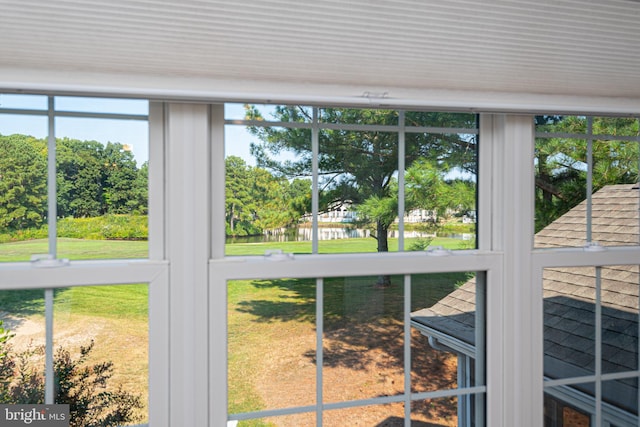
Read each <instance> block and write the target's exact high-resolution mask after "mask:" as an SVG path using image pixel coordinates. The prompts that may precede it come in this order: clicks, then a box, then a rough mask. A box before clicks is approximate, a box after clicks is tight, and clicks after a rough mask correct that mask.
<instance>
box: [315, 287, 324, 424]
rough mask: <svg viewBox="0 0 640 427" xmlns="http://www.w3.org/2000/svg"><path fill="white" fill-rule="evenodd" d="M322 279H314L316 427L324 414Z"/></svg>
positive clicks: (320, 422)
mask: <svg viewBox="0 0 640 427" xmlns="http://www.w3.org/2000/svg"><path fill="white" fill-rule="evenodd" d="M323 335H324V279H323V278H319V279H316V426H317V427H322V414H323V412H324V396H323V388H324V381H323V375H322V369H323V365H324V347H323V340H322V338H323Z"/></svg>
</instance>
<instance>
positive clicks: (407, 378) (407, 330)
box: [401, 221, 411, 427]
mask: <svg viewBox="0 0 640 427" xmlns="http://www.w3.org/2000/svg"><path fill="white" fill-rule="evenodd" d="M401 222H402V221H401ZM404 427H411V275H409V274H405V276H404Z"/></svg>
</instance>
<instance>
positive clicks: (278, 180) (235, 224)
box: [225, 156, 311, 236]
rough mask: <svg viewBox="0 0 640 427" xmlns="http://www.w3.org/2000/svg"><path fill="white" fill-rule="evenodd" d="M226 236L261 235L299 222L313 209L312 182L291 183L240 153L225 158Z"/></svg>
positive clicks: (299, 181)
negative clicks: (247, 162)
mask: <svg viewBox="0 0 640 427" xmlns="http://www.w3.org/2000/svg"><path fill="white" fill-rule="evenodd" d="M225 167H226V170H225V174H226V206H225V216H226V220H227V235H231V236H242V235H251V234H260V233H262V232H264V231H265V230H272V229H276V228H282V227H287V226H289V225H291V224H294V223H296V222H297V221H298V220H299V219H300V218H301V217H302V216H303V215H304V214H305V213H306V212H308V211H309V210H310V209H309V207H310V204H311V183H310V182H309V180H303V179H294V180H292V181H291V182H289V180H287V179H286V178H284V177H277V176H274V175H273V174H271V173H270V172H269V171H267V170H266V169H263V168H259V167H251V166H248V165H247V164H246V162H245V161H244V160H243V159H241V158H240V157H237V156H229V157H227V158H226V159H225Z"/></svg>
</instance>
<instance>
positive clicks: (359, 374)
mask: <svg viewBox="0 0 640 427" xmlns="http://www.w3.org/2000/svg"><path fill="white" fill-rule="evenodd" d="M384 323H387V324H385V325H378V326H374V327H373V328H372V330H369V331H367V330H366V328H349V327H345V328H340V329H337V330H333V331H331V332H329V333H327V334H326V338H325V341H324V370H323V383H324V384H323V398H324V401H325V402H327V403H329V402H340V401H348V400H361V399H370V398H373V397H381V396H397V395H400V394H402V393H403V392H404V370H403V364H404V362H403V346H402V344H401V342H402V325H401V324H400V323H399V322H398V323H395V324H388V323H389V322H388V321H387V322H384ZM300 332H301V333H302V332H303V331H300ZM309 332H311V333H309ZM345 337H349V342H345V339H344V338H345ZM314 340H315V335H314V333H313V331H306V332H305V333H302V334H297V335H296V336H295V339H292V336H289V337H288V338H284V337H283V339H282V340H281V341H279V342H277V343H276V344H275V345H274V346H273V347H272V349H270V350H268V351H266V352H265V353H264V354H263V358H262V360H263V364H262V366H261V369H260V370H259V374H258V375H257V376H256V378H255V382H254V384H255V387H256V390H257V391H258V393H259V395H260V397H261V399H262V401H263V402H264V407H265V408H270V409H274V408H285V407H293V406H305V405H314V403H315V399H316V391H315V387H316V376H315V373H316V364H315V362H316V360H315V341H314ZM412 341H413V342H412V353H413V363H412V364H413V366H414V368H413V369H412V374H411V377H412V383H413V391H414V392H421V391H429V390H436V389H439V388H450V387H455V386H456V370H457V367H456V357H455V356H453V355H451V354H447V353H443V352H440V351H436V350H433V349H431V347H429V345H428V343H427V340H426V338H425V337H423V336H421V335H420V334H419V333H417V332H414V333H413V337H412ZM411 419H412V423H413V424H412V425H414V426H425V427H426V426H431V427H440V426H455V425H457V416H456V401H455V399H450V398H448V399H440V400H438V401H431V402H414V403H413V405H412V416H411ZM265 421H268V422H269V423H271V424H270V425H274V426H278V427H300V426H303V425H304V426H306V425H309V426H310V425H315V414H314V413H310V414H301V415H296V416H286V417H274V418H271V419H269V420H265ZM323 422H324V424H323V425H325V426H346V425H348V426H367V427H372V426H388V427H395V426H403V425H404V405H403V404H402V403H394V404H388V405H374V406H366V407H360V408H351V409H341V410H334V411H326V412H325V413H324V418H323ZM243 425H245V424H243V423H240V426H243ZM246 425H248V424H246Z"/></svg>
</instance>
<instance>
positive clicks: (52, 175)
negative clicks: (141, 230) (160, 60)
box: [44, 96, 58, 405]
mask: <svg viewBox="0 0 640 427" xmlns="http://www.w3.org/2000/svg"><path fill="white" fill-rule="evenodd" d="M47 106H48V108H47V117H48V123H47V125H48V135H47V192H48V193H47V194H48V198H47V225H48V236H47V237H48V239H49V251H48V252H49V256H50V257H52V258H56V257H57V252H58V250H57V235H58V232H57V220H58V214H57V210H58V204H57V201H58V197H57V189H56V134H55V116H54V98H53V96H49V97H48V98H47ZM44 316H45V362H44V378H45V379H44V400H45V404H47V405H51V404H53V403H54V396H55V390H54V383H55V381H54V373H53V289H45V291H44Z"/></svg>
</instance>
